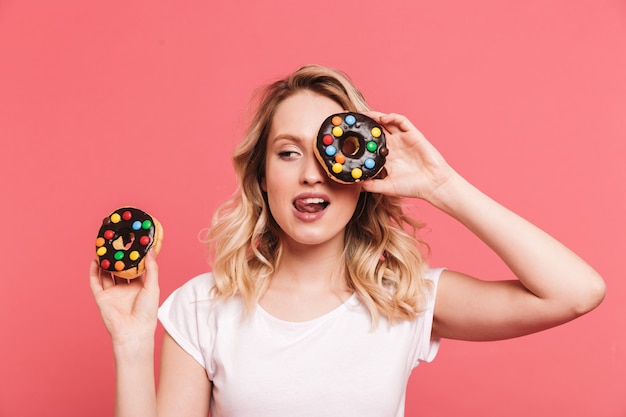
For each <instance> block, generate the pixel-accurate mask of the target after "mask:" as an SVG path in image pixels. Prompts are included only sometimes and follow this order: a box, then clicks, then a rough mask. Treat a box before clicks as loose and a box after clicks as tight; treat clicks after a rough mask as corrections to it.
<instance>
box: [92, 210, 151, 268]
mask: <svg viewBox="0 0 626 417" xmlns="http://www.w3.org/2000/svg"><path fill="white" fill-rule="evenodd" d="M162 240H163V227H162V226H161V223H159V221H158V220H157V219H156V218H154V217H153V216H151V215H149V214H148V213H146V212H145V211H143V210H139V209H138V208H135V207H121V208H118V209H117V210H115V211H114V212H112V213H111V214H109V215H108V216H107V217H105V218H104V219H103V220H102V226H101V227H100V230H99V231H98V237H97V238H96V255H97V257H98V265H100V268H102V269H103V270H104V271H108V272H110V273H111V274H113V275H115V276H117V277H120V278H125V279H134V278H137V277H139V276H141V275H142V274H143V272H144V270H145V256H146V254H147V253H148V251H149V250H150V249H154V253H155V255H156V254H158V253H159V251H160V250H161V243H162Z"/></svg>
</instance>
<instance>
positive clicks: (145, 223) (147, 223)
mask: <svg viewBox="0 0 626 417" xmlns="http://www.w3.org/2000/svg"><path fill="white" fill-rule="evenodd" d="M151 227H152V222H151V221H150V220H144V221H143V223H141V228H142V229H143V230H148V229H149V228H151Z"/></svg>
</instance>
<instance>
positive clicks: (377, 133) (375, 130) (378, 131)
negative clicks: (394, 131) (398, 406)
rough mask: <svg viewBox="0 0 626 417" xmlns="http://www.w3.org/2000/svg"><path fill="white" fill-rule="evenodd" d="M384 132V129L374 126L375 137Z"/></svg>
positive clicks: (373, 134) (373, 133)
mask: <svg viewBox="0 0 626 417" xmlns="http://www.w3.org/2000/svg"><path fill="white" fill-rule="evenodd" d="M381 134H382V131H381V130H380V128H379V127H373V128H372V136H373V137H375V138H378V137H380V135H381Z"/></svg>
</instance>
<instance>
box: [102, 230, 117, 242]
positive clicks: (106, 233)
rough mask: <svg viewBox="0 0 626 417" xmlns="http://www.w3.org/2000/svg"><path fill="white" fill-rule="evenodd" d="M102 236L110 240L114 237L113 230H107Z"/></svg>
mask: <svg viewBox="0 0 626 417" xmlns="http://www.w3.org/2000/svg"><path fill="white" fill-rule="evenodd" d="M103 236H104V238H105V239H108V240H111V239H113V238H114V237H115V232H114V231H113V230H107V231H106V232H104V234H103Z"/></svg>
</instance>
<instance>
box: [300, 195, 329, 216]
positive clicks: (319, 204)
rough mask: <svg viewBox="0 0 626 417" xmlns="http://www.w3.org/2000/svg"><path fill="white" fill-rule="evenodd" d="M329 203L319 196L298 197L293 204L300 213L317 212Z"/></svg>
mask: <svg viewBox="0 0 626 417" xmlns="http://www.w3.org/2000/svg"><path fill="white" fill-rule="evenodd" d="M329 204H330V203H329V202H328V201H326V200H324V199H323V198H321V197H307V198H298V199H296V200H295V201H294V202H293V206H294V207H295V208H296V210H298V211H299V212H301V213H318V212H320V211H322V210H324V209H325V208H326V207H328V205H329Z"/></svg>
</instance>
